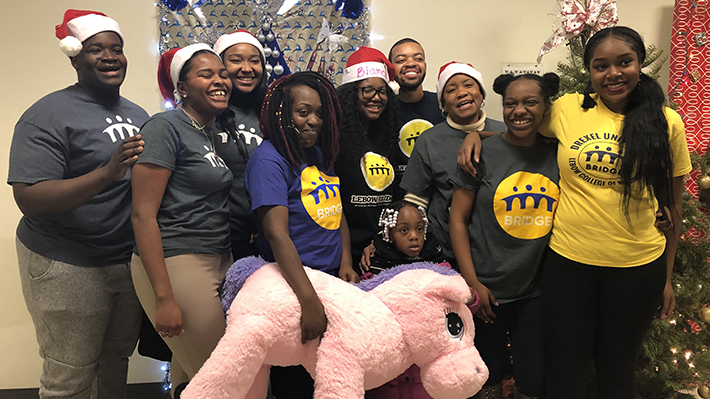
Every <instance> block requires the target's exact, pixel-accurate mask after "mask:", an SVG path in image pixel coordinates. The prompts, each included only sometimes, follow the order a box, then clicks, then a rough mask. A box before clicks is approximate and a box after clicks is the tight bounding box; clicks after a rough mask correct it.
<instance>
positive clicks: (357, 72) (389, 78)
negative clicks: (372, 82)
mask: <svg viewBox="0 0 710 399" xmlns="http://www.w3.org/2000/svg"><path fill="white" fill-rule="evenodd" d="M394 75H395V72H394V66H393V65H392V63H391V62H390V61H389V60H388V59H387V57H385V55H384V54H382V52H381V51H380V50H377V49H374V48H371V47H365V46H361V47H360V48H359V49H357V51H355V52H354V53H352V54H351V55H350V57H349V58H348V62H347V63H346V64H345V70H344V71H343V81H342V83H341V84H346V83H350V82H357V81H359V80H365V79H367V78H382V79H384V81H385V82H387V84H388V85H389V86H390V87H391V88H392V90H394V92H395V93H397V92H399V84H397V82H395V81H394Z"/></svg>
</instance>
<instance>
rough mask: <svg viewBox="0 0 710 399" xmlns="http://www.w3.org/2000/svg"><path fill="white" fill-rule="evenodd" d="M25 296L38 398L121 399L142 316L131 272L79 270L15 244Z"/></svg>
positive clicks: (121, 266) (116, 268)
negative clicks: (35, 350)
mask: <svg viewBox="0 0 710 399" xmlns="http://www.w3.org/2000/svg"><path fill="white" fill-rule="evenodd" d="M15 243H16V247H17V260H18V263H19V266H20V279H21V281H22V293H23V294H24V297H25V303H26V304H27V310H29V312H30V315H31V316H32V321H33V322H34V325H35V332H36V334H37V343H38V344H39V352H40V353H39V354H40V356H41V357H42V359H44V363H43V369H42V376H41V377H40V389H39V397H40V398H42V399H44V398H67V399H69V398H71V399H85V398H86V399H88V398H91V397H92V386H94V395H93V398H94V399H95V398H96V397H97V394H98V398H99V399H108V398H111V399H112V398H123V397H124V396H125V392H126V377H127V374H128V357H129V356H131V354H132V353H133V350H134V349H135V346H136V342H137V341H138V332H139V330H140V324H141V308H140V303H139V302H138V298H137V297H136V294H135V291H134V288H133V283H132V281H131V270H130V267H129V265H128V264H125V263H121V264H118V265H112V266H106V267H79V266H74V265H70V264H68V263H63V262H59V261H55V260H52V259H48V258H45V257H44V256H42V255H39V254H37V253H35V252H32V251H30V250H29V249H27V247H25V246H24V245H23V244H22V243H21V242H20V240H18V239H15Z"/></svg>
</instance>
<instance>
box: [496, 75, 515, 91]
mask: <svg viewBox="0 0 710 399" xmlns="http://www.w3.org/2000/svg"><path fill="white" fill-rule="evenodd" d="M514 77H515V76H513V75H512V74H509V73H504V74H502V75H500V76H498V77H497V78H496V80H494V81H493V91H494V92H496V93H498V94H500V95H501V96H502V95H504V94H505V89H507V88H508V85H509V84H510V82H512V81H513V78H514Z"/></svg>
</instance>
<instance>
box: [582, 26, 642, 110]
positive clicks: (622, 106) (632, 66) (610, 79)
mask: <svg viewBox="0 0 710 399" xmlns="http://www.w3.org/2000/svg"><path fill="white" fill-rule="evenodd" d="M587 68H588V69H589V72H590V74H591V79H592V87H593V88H594V90H595V91H596V92H597V93H599V96H600V98H601V100H602V101H603V102H604V105H606V106H607V108H609V109H610V110H612V111H614V112H616V113H617V114H623V113H624V112H625V111H626V106H627V105H628V103H629V95H630V94H631V92H632V91H633V90H634V88H636V85H637V84H638V82H639V77H640V76H641V63H640V61H639V56H638V54H637V53H636V52H635V51H634V50H633V49H632V47H631V46H630V45H629V43H627V42H626V41H624V40H621V39H618V38H616V37H614V36H610V37H608V38H606V39H604V41H603V42H601V43H599V45H598V46H597V48H596V49H595V50H594V53H593V54H592V57H591V61H590V63H589V65H587Z"/></svg>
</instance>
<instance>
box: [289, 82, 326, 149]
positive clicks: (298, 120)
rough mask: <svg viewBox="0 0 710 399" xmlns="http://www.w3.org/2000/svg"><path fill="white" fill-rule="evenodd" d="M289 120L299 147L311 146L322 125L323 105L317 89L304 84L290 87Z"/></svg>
mask: <svg viewBox="0 0 710 399" xmlns="http://www.w3.org/2000/svg"><path fill="white" fill-rule="evenodd" d="M291 120H292V121H293V126H294V127H295V128H296V132H297V133H298V135H299V137H300V140H301V147H303V148H310V147H313V146H314V145H315V144H316V140H317V139H318V133H320V129H321V127H322V126H323V106H322V104H321V101H320V95H318V92H317V91H315V90H313V89H312V88H310V87H308V86H304V85H299V86H294V87H292V88H291Z"/></svg>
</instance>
